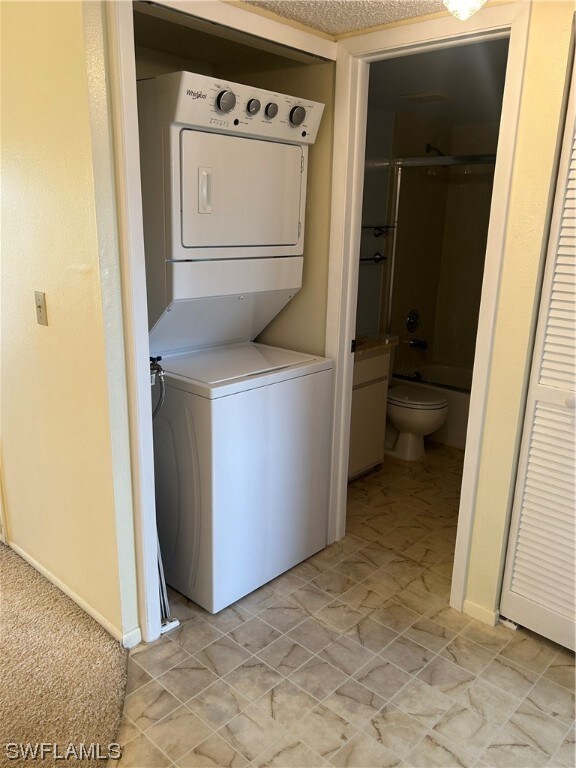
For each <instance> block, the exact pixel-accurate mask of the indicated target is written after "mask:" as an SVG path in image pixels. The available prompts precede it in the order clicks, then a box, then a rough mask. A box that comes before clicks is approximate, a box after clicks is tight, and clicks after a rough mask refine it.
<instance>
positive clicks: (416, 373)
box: [391, 365, 472, 450]
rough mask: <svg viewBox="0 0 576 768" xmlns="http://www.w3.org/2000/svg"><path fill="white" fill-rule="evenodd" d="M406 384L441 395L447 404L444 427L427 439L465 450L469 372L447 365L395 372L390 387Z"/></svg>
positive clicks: (468, 402)
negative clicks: (446, 416) (407, 382)
mask: <svg viewBox="0 0 576 768" xmlns="http://www.w3.org/2000/svg"><path fill="white" fill-rule="evenodd" d="M406 381H409V382H410V384H411V385H413V386H415V387H420V388H422V389H431V390H433V391H434V392H437V393H438V394H440V393H441V394H442V397H445V398H446V400H447V401H448V418H447V420H446V423H445V424H444V426H443V427H441V428H440V429H439V430H438V431H437V432H434V433H432V434H431V435H430V436H429V437H430V439H431V440H435V441H436V442H437V443H443V444H444V445H451V446H453V447H454V448H460V449H462V450H464V448H465V446H466V428H467V426H468V412H469V410H470V387H471V385H472V370H471V369H469V368H461V367H457V366H449V365H423V366H421V367H420V368H418V369H415V370H413V371H407V372H394V374H393V375H392V383H391V386H394V385H398V384H403V383H405V382H406Z"/></svg>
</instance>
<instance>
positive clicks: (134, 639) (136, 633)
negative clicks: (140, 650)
mask: <svg viewBox="0 0 576 768" xmlns="http://www.w3.org/2000/svg"><path fill="white" fill-rule="evenodd" d="M141 642H142V632H141V631H140V627H136V629H133V630H132V631H131V632H127V633H126V634H125V635H124V637H123V638H122V645H123V646H124V648H134V647H135V646H136V645H139V644H140V643H141Z"/></svg>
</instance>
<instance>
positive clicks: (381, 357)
mask: <svg viewBox="0 0 576 768" xmlns="http://www.w3.org/2000/svg"><path fill="white" fill-rule="evenodd" d="M357 345H358V346H357V349H356V352H355V353H354V379H353V385H352V412H351V417H350V418H351V421H350V453H349V458H348V477H349V478H353V477H357V476H358V475H361V474H363V473H364V472H369V471H370V470H371V469H373V468H374V467H376V466H378V465H379V464H381V463H382V461H383V458H384V434H385V431H386V400H387V397H388V377H389V372H390V353H391V350H392V347H393V346H394V343H393V342H390V341H387V340H385V339H383V340H380V339H378V340H373V339H368V340H363V339H359V340H357Z"/></svg>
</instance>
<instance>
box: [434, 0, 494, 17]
mask: <svg viewBox="0 0 576 768" xmlns="http://www.w3.org/2000/svg"><path fill="white" fill-rule="evenodd" d="M443 2H444V5H445V6H446V8H448V10H449V11H450V13H451V14H452V15H453V16H456V18H457V19H460V21H466V19H469V18H470V16H472V15H473V14H474V13H476V11H479V10H480V8H482V6H483V5H484V3H485V2H486V0H443Z"/></svg>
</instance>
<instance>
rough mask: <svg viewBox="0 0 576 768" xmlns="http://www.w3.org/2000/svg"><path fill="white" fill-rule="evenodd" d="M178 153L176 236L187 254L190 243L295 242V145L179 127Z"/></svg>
mask: <svg viewBox="0 0 576 768" xmlns="http://www.w3.org/2000/svg"><path fill="white" fill-rule="evenodd" d="M180 153H181V154H180V160H181V163H180V182H181V195H182V200H181V224H182V231H181V237H182V240H181V242H182V246H183V247H184V248H190V249H191V253H190V257H191V258H194V255H193V249H194V248H221V247H231V246H236V247H238V246H240V247H242V246H245V247H251V246H252V247H254V246H278V245H296V244H297V243H298V239H299V236H300V226H299V222H300V201H301V195H302V192H303V190H302V178H303V174H302V167H303V152H302V148H301V147H299V146H295V145H292V144H279V143H276V142H271V141H260V140H257V139H247V138H242V137H239V136H228V135H219V134H215V133H203V132H201V131H192V130H188V129H184V130H182V131H181V132H180ZM237 255H238V256H241V255H243V254H240V253H239V254H237ZM244 255H245V254H244Z"/></svg>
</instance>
